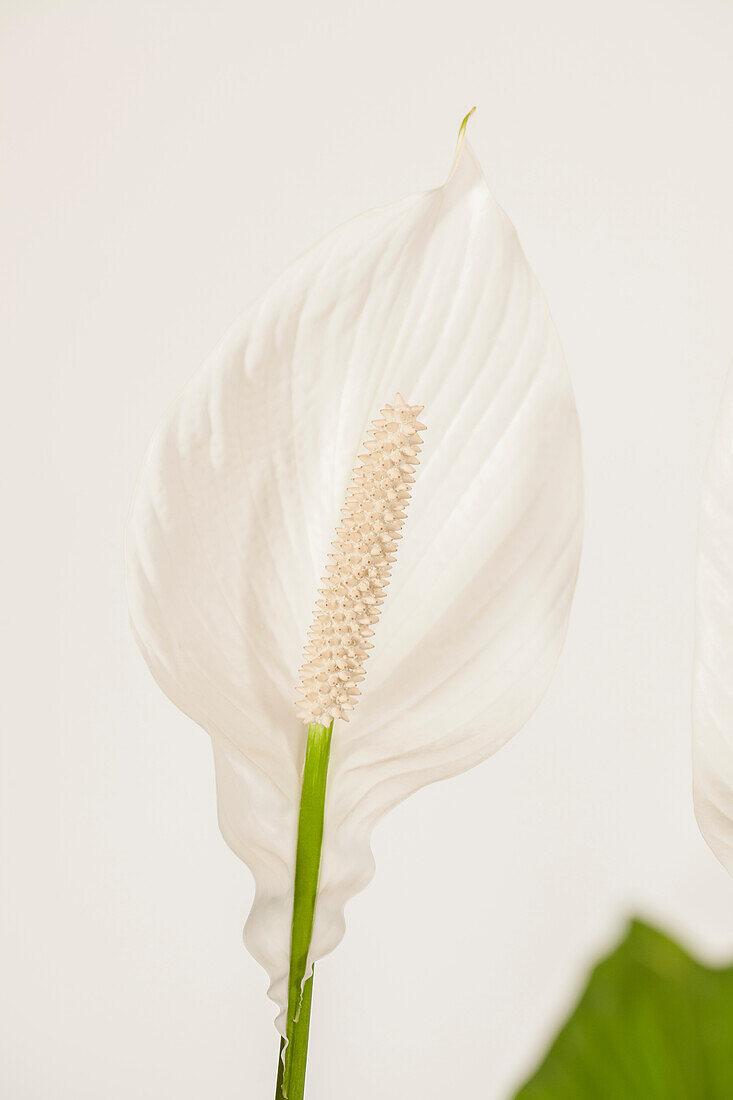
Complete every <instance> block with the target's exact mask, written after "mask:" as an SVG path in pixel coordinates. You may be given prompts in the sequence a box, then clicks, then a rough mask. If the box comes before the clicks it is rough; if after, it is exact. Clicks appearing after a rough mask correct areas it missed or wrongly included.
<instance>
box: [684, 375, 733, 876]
mask: <svg viewBox="0 0 733 1100" xmlns="http://www.w3.org/2000/svg"><path fill="white" fill-rule="evenodd" d="M695 589H696V592H695V594H696V607H695V660H694V670H693V683H692V713H693V727H694V739H693V748H694V751H693V764H694V797H695V814H696V816H697V820H698V823H699V825H700V829H701V830H702V834H703V836H704V837H705V839H706V840H707V842H708V844H709V845H710V847H711V848H712V850H713V851H714V852H715V854H716V855H717V857H718V859H719V860H720V862H721V863H722V864H723V866H724V867H726V868H727V869H728V871H729V872H730V873H731V874H732V875H733V367H732V368H731V370H730V371H729V373H728V378H727V381H726V384H725V390H724V392H723V398H722V400H721V403H720V409H719V411H718V417H717V420H716V422H715V429H714V431H713V442H712V446H711V448H710V454H709V456H708V461H707V465H706V467H705V474H704V477H703V486H702V496H701V500H700V527H699V532H698V542H697V566H696V579H695Z"/></svg>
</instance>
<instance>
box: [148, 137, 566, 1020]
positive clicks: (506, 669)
mask: <svg viewBox="0 0 733 1100" xmlns="http://www.w3.org/2000/svg"><path fill="white" fill-rule="evenodd" d="M397 392H401V393H403V394H404V395H405V397H406V398H407V400H408V401H410V402H412V403H413V404H421V405H424V406H425V411H424V413H423V414H422V419H423V420H424V421H425V423H426V424H427V426H428V430H427V432H426V433H425V445H424V448H423V453H422V459H421V463H420V467H419V470H418V473H417V481H416V484H415V486H414V492H413V500H412V504H411V506H410V512H409V515H408V518H407V522H406V525H405V529H404V538H403V539H402V542H401V543H400V551H399V554H398V560H397V563H396V566H395V569H394V573H393V578H392V582H391V584H390V587H389V589H388V592H387V599H386V602H385V605H384V608H383V614H382V618H381V621H380V623H379V624H378V626H377V627H376V634H375V637H374V639H373V641H374V643H375V648H374V650H373V651H372V655H371V658H370V661H369V667H368V669H367V678H366V681H365V683H364V684H363V696H362V701H361V702H360V704H359V706H358V707H357V709H356V710H355V711H354V713H353V716H352V720H351V722H350V723H349V725H345V724H343V723H337V725H336V728H335V730H334V740H333V748H332V762H331V767H330V771H329V785H328V795H327V807H326V823H325V835H324V848H323V862H322V869H321V878H320V886H319V896H318V905H317V910H316V919H315V927H314V936H313V942H312V950H311V957H312V960H313V961H315V960H316V959H318V958H319V957H321V956H322V955H323V954H325V953H326V952H327V951H329V950H331V949H332V948H333V947H334V946H335V945H336V943H337V942H338V941H339V939H340V938H341V936H342V934H343V930H344V918H343V910H344V905H345V902H346V901H347V900H348V898H349V897H351V896H352V895H353V894H354V893H355V892H356V891H358V890H359V889H361V888H362V887H363V886H364V885H365V883H366V882H367V881H368V879H369V878H370V876H371V873H372V870H373V861H372V857H371V851H370V846H369V838H370V834H371V831H372V829H373V826H374V823H375V822H376V821H377V820H378V818H379V817H380V816H381V815H382V814H383V813H384V812H385V811H386V810H387V809H388V808H389V807H391V806H393V805H394V804H395V803H397V802H398V801H400V800H401V799H403V798H404V797H405V796H406V795H408V794H410V793H411V792H412V791H414V790H416V789H417V788H419V787H421V786H423V785H424V784H426V783H430V782H433V781H434V780H436V779H440V778H443V777H446V776H449V775H454V774H456V773H458V772H460V771H462V770H464V769H466V768H469V767H471V766H472V765H473V764H475V763H477V762H478V761H480V760H483V759H484V758H486V757H487V756H489V755H490V754H491V753H493V752H494V751H496V749H497V748H499V747H500V745H502V744H503V743H504V742H505V741H506V740H507V739H508V738H509V737H511V736H512V734H514V733H515V732H516V731H517V730H518V729H519V728H520V727H521V726H522V724H523V723H524V722H525V721H526V719H527V718H528V717H529V715H530V714H531V712H532V711H533V709H534V708H535V707H536V705H537V703H538V702H539V700H540V698H541V696H542V694H543V692H544V690H545V688H546V686H547V684H548V682H549V680H550V677H551V675H552V672H553V669H554V666H555V662H556V660H557V657H558V654H559V652H560V649H561V646H562V642H563V638H564V635H565V630H566V625H567V620H568V614H569V610H570V603H571V599H572V592H573V588H574V584H575V578H576V574H577V569H578V560H579V554H580V544H581V466H580V444H579V433H578V423H577V416H576V411H575V406H574V402H573V397H572V393H571V389H570V384H569V381H568V377H567V372H566V368H565V364H564V361H563V356H562V352H561V349H560V346H559V342H558V339H557V335H556V333H555V330H554V328H553V325H552V322H551V320H550V317H549V315H548V312H547V308H546V305H545V302H544V300H543V297H542V294H541V291H540V289H539V287H538V285H537V282H536V280H535V279H534V276H533V275H532V273H531V271H530V270H529V267H528V266H527V263H526V260H525V258H524V255H523V253H522V251H521V248H520V246H519V243H518V241H517V237H516V234H515V232H514V229H513V227H512V225H511V223H510V222H509V221H508V219H507V217H506V215H505V214H504V213H503V211H502V210H501V209H500V208H499V206H498V205H497V204H496V202H495V201H494V199H493V198H492V196H491V194H490V193H489V190H488V188H487V186H486V183H485V180H484V178H483V176H482V173H481V170H480V168H479V166H478V164H477V162H476V160H475V157H474V155H473V153H472V151H471V149H470V148H469V147H468V146H467V145H466V146H464V147H463V150H462V152H461V153H459V156H458V158H457V161H456V164H455V166H454V170H453V172H452V174H451V176H450V177H449V179H448V181H447V182H446V184H445V185H444V186H443V187H441V188H438V189H437V190H434V191H430V192H426V193H422V194H418V195H414V196H412V197H410V198H408V199H406V200H404V201H402V202H400V203H397V204H395V205H394V206H390V207H387V208H385V209H380V210H376V211H373V212H371V213H368V214H365V215H363V216H362V217H360V218H357V219H355V220H354V221H352V222H350V223H348V224H346V225H344V226H342V227H341V228H340V229H338V230H336V231H335V232H334V233H332V234H331V235H330V236H328V237H327V238H325V239H324V240H323V241H322V242H321V243H320V244H318V245H316V247H315V248H313V249H312V250H311V251H310V252H308V253H307V254H306V255H305V256H303V257H302V258H301V259H300V260H298V261H297V262H296V263H295V264H293V265H292V266H291V267H290V268H288V269H287V270H286V271H285V272H284V273H283V274H282V275H281V276H280V278H279V279H278V280H277V281H276V282H275V283H274V284H273V285H272V286H271V287H270V289H269V290H268V291H266V293H265V294H264V295H263V296H262V297H261V298H260V299H259V300H258V301H257V302H256V303H255V304H254V305H253V306H251V307H250V308H249V309H248V310H247V311H246V312H245V313H244V314H243V315H242V317H241V318H240V319H239V320H238V321H237V322H236V323H235V325H234V326H233V328H232V329H231V330H230V332H229V333H228V334H227V336H226V337H225V338H224V340H223V341H222V342H221V344H220V345H219V346H218V347H217V348H216V349H215V351H214V352H213V354H212V355H211V357H210V358H209V360H208V361H207V363H206V364H205V365H204V367H203V368H202V369H201V370H200V371H199V373H198V374H197V375H196V376H195V378H194V379H193V381H192V382H191V384H190V385H189V387H188V388H187V390H186V391H185V392H184V394H183V396H182V397H181V398H180V399H179V401H178V402H177V403H176V405H175V406H174V407H173V409H172V410H171V411H170V412H169V414H168V415H167V416H166V418H165V420H164V422H163V423H162V424H161V426H160V428H159V430H158V432H157V433H156V436H155V438H154V440H153V443H152V445H151V449H150V452H149V454H148V456H147V459H146V462H145V466H144V469H143V473H142V476H141V480H140V484H139V488H138V492H137V495H136V499H135V503H134V505H133V512H132V516H131V520H130V526H129V531H128V544H127V550H128V586H129V597H130V607H131V616H132V621H133V625H134V629H135V631H136V634H137V637H138V640H139V642H140V646H141V648H142V651H143V653H144V655H145V657H146V660H147V662H148V664H149V666H150V668H151V670H152V672H153V674H154V676H155V677H156V679H157V681H158V683H159V684H160V686H161V687H162V688H163V690H164V691H165V692H166V694H167V695H168V696H169V697H170V698H171V699H172V700H173V702H175V703H176V704H177V705H178V706H179V707H180V708H181V709H182V710H183V711H185V712H186V713H187V714H188V715H190V717H192V718H193V719H194V720H195V721H197V722H198V723H200V724H201V725H202V726H203V727H204V728H205V729H206V730H207V731H208V732H209V733H210V735H211V737H212V741H213V746H214V755H215V761H216V773H217V784H218V799H219V819H220V823H221V828H222V831H223V833H224V836H225V837H226V839H227V841H228V843H229V844H230V845H231V846H232V848H233V849H234V850H235V851H236V852H237V853H238V854H239V855H240V856H241V858H242V859H244V860H245V861H246V862H247V863H248V865H249V866H250V867H251V869H252V871H253V873H254V876H255V880H256V897H255V903H254V906H253V909H252V913H251V914H250V917H249V920H248V922H247V927H246V931H245V937H246V942H247V945H248V947H249V948H250V950H251V951H252V953H253V954H254V955H255V957H256V958H258V959H259V960H260V962H261V963H262V964H263V966H265V967H266V968H267V970H268V972H269V974H270V977H271V979H272V986H271V996H272V997H273V999H274V1000H275V1001H276V1002H277V1003H278V1005H279V1006H280V1009H281V1010H283V1009H284V1007H285V1001H286V984H287V970H288V953H289V937H290V918H291V907H292V887H293V872H294V854H295V839H296V821H297V805H298V797H299V775H300V769H301V766H302V757H303V751H304V742H305V727H304V726H303V725H302V723H301V722H300V721H299V719H298V718H297V716H296V713H295V707H294V698H295V696H294V689H295V686H296V683H297V681H298V668H299V665H300V662H301V654H302V649H303V644H304V642H305V638H306V632H307V629H308V626H309V623H310V619H311V615H312V611H313V606H314V601H315V598H316V593H317V590H318V587H319V581H320V578H321V577H322V575H323V573H324V567H325V564H326V554H327V553H328V550H329V545H330V541H331V538H332V534H333V531H334V528H335V525H336V522H337V520H338V517H339V511H340V508H341V506H342V504H343V500H344V493H345V489H346V485H347V482H348V480H349V477H350V475H351V471H352V468H353V465H354V461H355V459H356V456H357V454H358V453H359V449H360V445H361V442H362V440H363V438H364V434H365V430H366V427H367V425H368V423H369V422H370V421H371V420H372V419H373V418H374V417H375V416H376V415H377V414H378V410H379V408H380V407H381V406H382V405H383V404H384V403H385V401H389V400H391V399H392V398H393V397H394V395H395V393H397Z"/></svg>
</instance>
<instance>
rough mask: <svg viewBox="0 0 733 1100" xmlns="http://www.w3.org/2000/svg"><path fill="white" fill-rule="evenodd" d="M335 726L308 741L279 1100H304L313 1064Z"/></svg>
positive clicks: (312, 733)
mask: <svg viewBox="0 0 733 1100" xmlns="http://www.w3.org/2000/svg"><path fill="white" fill-rule="evenodd" d="M332 732H333V722H331V725H330V726H321V725H319V724H318V723H317V722H314V723H313V724H312V725H310V726H309V727H308V741H307V744H306V750H305V764H304V765H303V783H302V787H301V791H300V815H299V817H298V843H297V848H296V855H295V890H294V897H293V926H292V933H291V939H290V975H289V979H288V1014H287V1024H286V1034H287V1043H286V1042H285V1040H284V1039H283V1040H282V1041H281V1043H280V1058H279V1062H278V1073H277V1088H276V1091H275V1100H303V1094H304V1092H305V1067H306V1061H307V1058H308V1031H309V1028H310V1017H311V1000H312V998H313V975H312V974H311V976H310V977H309V978H308V981H307V982H304V980H303V979H304V978H305V970H306V966H307V965H308V951H309V949H310V943H311V936H312V934H313V912H314V910H315V905H316V893H317V891H318V872H319V870H320V866H321V842H322V840H323V815H324V809H325V802H326V778H327V775H328V759H329V756H330V753H331V734H332Z"/></svg>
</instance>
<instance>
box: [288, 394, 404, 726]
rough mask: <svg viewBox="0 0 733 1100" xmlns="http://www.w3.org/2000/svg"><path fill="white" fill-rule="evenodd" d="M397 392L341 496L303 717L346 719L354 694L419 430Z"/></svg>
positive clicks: (304, 675)
mask: <svg viewBox="0 0 733 1100" xmlns="http://www.w3.org/2000/svg"><path fill="white" fill-rule="evenodd" d="M422 408H423V406H422V405H415V406H412V407H411V406H410V405H408V404H407V402H406V401H405V399H404V398H403V397H402V395H401V394H399V393H398V394H397V397H396V398H395V402H394V404H393V405H385V407H384V408H383V409H382V415H381V418H380V419H379V420H374V421H373V422H372V427H371V429H370V431H369V437H368V439H367V441H366V443H365V444H364V448H365V452H366V453H365V454H362V455H360V456H359V465H358V466H357V468H356V469H355V471H354V476H353V478H352V481H351V484H350V486H349V488H348V491H347V494H346V504H345V505H344V508H343V511H342V517H343V518H342V520H341V523H340V524H339V526H338V529H337V531H336V536H335V538H334V541H333V549H332V551H331V553H329V555H328V557H329V564H328V566H327V567H326V576H325V577H324V578H323V588H322V589H321V590H320V592H319V598H318V600H316V615H315V620H314V622H313V625H312V626H311V628H310V630H309V631H308V635H309V639H310V640H309V642H308V644H307V645H306V647H305V650H304V654H303V656H304V657H305V663H304V664H303V667H302V668H301V670H300V676H301V686H300V688H299V689H298V693H299V694H300V695H301V696H302V699H301V700H300V701H299V703H298V713H299V715H300V717H301V718H302V719H303V721H304V722H320V723H322V724H323V725H326V726H327V725H329V724H330V722H331V721H333V719H336V718H339V719H342V720H343V721H348V716H349V711H351V710H353V709H354V707H355V706H356V701H357V697H358V696H359V695H360V694H361V689H360V688H359V686H358V685H359V684H360V683H361V682H362V680H363V679H364V662H365V661H366V659H367V657H368V656H369V653H368V650H370V649H372V648H373V645H372V643H371V641H370V639H371V638H372V636H373V635H374V631H373V630H372V627H373V626H374V625H375V624H376V622H377V620H378V619H379V615H380V607H381V605H382V604H383V602H384V594H385V591H386V589H387V585H388V584H389V578H390V576H391V573H392V563H393V561H394V560H395V556H396V551H397V540H398V539H400V538H401V537H402V536H401V534H400V531H401V530H402V525H403V524H404V522H405V518H406V515H407V513H406V511H405V509H406V508H407V505H408V503H409V500H410V486H411V485H412V483H413V482H414V480H415V479H414V477H413V476H412V475H413V472H414V470H415V468H416V466H417V464H418V462H419V453H420V447H421V444H422V437H421V436H420V435H419V432H420V431H421V430H424V429H425V425H424V424H420V423H419V422H418V419H417V418H418V416H419V415H420V413H421V412H422Z"/></svg>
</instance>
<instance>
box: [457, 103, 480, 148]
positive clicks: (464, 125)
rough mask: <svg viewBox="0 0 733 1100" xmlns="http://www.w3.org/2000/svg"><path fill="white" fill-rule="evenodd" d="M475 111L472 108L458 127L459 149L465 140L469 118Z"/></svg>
mask: <svg viewBox="0 0 733 1100" xmlns="http://www.w3.org/2000/svg"><path fill="white" fill-rule="evenodd" d="M475 110H476V108H475V107H472V108H471V110H470V111H469V112H468V114H467V115H466V117H465V118H464V120H463V122H462V123H461V125H460V128H459V130H458V148H459V149H460V148H461V146H462V145H463V142H464V141H465V139H466V130H467V129H468V120H469V118H470V117H471V115H472V114H473V112H474V111H475Z"/></svg>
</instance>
